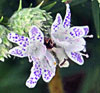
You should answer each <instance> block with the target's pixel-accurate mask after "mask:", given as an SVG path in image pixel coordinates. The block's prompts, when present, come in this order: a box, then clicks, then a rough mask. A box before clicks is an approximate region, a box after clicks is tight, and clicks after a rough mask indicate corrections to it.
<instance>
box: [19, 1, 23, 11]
mask: <svg viewBox="0 0 100 93" xmlns="http://www.w3.org/2000/svg"><path fill="white" fill-rule="evenodd" d="M21 9H22V0H20V2H19V7H18V11H20V10H21Z"/></svg>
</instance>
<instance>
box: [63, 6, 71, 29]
mask: <svg viewBox="0 0 100 93" xmlns="http://www.w3.org/2000/svg"><path fill="white" fill-rule="evenodd" d="M70 22H71V12H70V6H69V4H66V14H65V18H64V21H63V26H64V28H66V29H68V28H69V27H70Z"/></svg>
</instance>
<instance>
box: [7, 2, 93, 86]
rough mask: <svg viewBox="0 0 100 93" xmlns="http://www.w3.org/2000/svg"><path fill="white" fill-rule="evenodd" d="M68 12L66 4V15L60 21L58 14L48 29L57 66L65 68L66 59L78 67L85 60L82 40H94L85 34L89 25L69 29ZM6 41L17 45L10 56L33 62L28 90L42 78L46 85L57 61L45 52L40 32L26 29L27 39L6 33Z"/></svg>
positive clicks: (84, 48) (48, 51) (10, 52)
mask: <svg viewBox="0 0 100 93" xmlns="http://www.w3.org/2000/svg"><path fill="white" fill-rule="evenodd" d="M70 22H71V13H70V7H69V4H66V15H65V18H64V20H63V21H62V17H61V15H60V14H59V13H58V14H57V16H56V19H55V21H54V22H53V24H52V26H51V33H50V36H51V39H52V41H53V42H54V43H55V44H56V46H55V47H54V48H52V51H54V52H55V53H56V56H57V57H58V59H59V61H60V62H59V64H58V65H59V66H60V67H68V66H69V62H68V61H67V59H68V57H69V58H70V59H71V60H73V61H74V62H76V63H77V64H79V65H82V64H83V63H84V60H83V57H82V56H86V57H88V54H82V53H81V51H83V52H86V47H85V46H86V41H85V40H84V37H93V35H89V36H88V35H87V34H88V33H89V27H88V26H74V27H70ZM8 40H9V41H11V42H13V43H16V44H18V45H19V46H17V47H14V48H13V49H11V50H10V51H9V54H11V55H13V56H17V57H21V58H23V57H28V58H29V62H33V67H32V68H31V74H30V76H29V78H28V80H27V81H26V86H28V87H29V88H33V87H35V85H36V84H37V81H38V80H39V79H40V77H41V76H42V78H43V80H44V81H45V82H49V81H50V80H51V79H52V78H53V77H54V76H55V71H56V66H57V60H56V59H55V57H54V56H53V55H52V53H51V51H50V50H49V49H47V47H46V45H45V44H44V40H45V39H44V35H43V33H42V31H41V30H40V29H39V28H38V27H37V26H35V25H33V26H32V27H31V29H30V30H29V37H25V36H20V35H18V34H16V33H14V32H11V33H9V34H8Z"/></svg>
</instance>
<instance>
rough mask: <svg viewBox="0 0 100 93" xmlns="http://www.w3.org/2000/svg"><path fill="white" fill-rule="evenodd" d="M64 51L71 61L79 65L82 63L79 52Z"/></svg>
mask: <svg viewBox="0 0 100 93" xmlns="http://www.w3.org/2000/svg"><path fill="white" fill-rule="evenodd" d="M65 52H66V54H67V55H68V57H69V58H70V59H71V60H72V61H74V62H75V63H77V64H79V65H83V63H84V59H83V57H82V55H81V53H80V52H69V51H65Z"/></svg>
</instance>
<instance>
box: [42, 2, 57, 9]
mask: <svg viewBox="0 0 100 93" xmlns="http://www.w3.org/2000/svg"><path fill="white" fill-rule="evenodd" d="M55 4H56V1H55V2H53V3H50V4H49V5H47V6H45V7H42V9H43V10H47V11H48V10H50V9H51V8H52V7H53V6H54V5H55Z"/></svg>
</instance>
